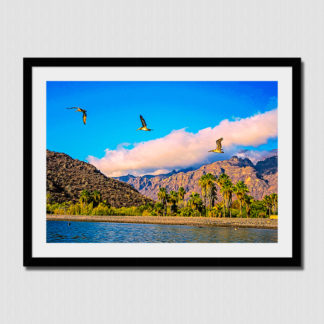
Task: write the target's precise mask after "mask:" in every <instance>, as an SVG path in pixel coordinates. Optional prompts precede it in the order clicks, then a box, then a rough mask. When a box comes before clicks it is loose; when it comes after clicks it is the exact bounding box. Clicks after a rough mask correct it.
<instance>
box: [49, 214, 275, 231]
mask: <svg viewBox="0 0 324 324" xmlns="http://www.w3.org/2000/svg"><path fill="white" fill-rule="evenodd" d="M46 219H47V220H48V221H72V222H73V221H76V222H108V223H128V224H129V223H136V224H161V225H187V226H203V227H204V226H208V227H237V228H262V229H277V228H278V220H277V219H269V218H215V217H180V216H92V215H91V216H88V215H50V214H47V215H46Z"/></svg>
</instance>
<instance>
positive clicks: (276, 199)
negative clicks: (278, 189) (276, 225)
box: [270, 193, 278, 213]
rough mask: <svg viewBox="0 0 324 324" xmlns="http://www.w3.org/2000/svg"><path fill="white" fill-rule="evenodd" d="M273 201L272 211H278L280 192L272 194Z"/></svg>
mask: <svg viewBox="0 0 324 324" xmlns="http://www.w3.org/2000/svg"><path fill="white" fill-rule="evenodd" d="M270 198H271V202H272V212H273V213H278V194H276V193H272V194H271V195H270Z"/></svg>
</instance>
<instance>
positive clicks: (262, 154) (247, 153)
mask: <svg viewBox="0 0 324 324" xmlns="http://www.w3.org/2000/svg"><path fill="white" fill-rule="evenodd" d="M235 155H236V156H237V157H239V158H242V159H244V158H248V159H249V160H251V161H252V162H253V163H254V164H256V163H257V162H258V161H263V160H265V159H266V158H269V157H271V156H276V155H278V152H277V150H272V151H270V152H269V151H251V150H242V151H239V152H237V153H235Z"/></svg>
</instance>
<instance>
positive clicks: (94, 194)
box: [92, 190, 101, 207]
mask: <svg viewBox="0 0 324 324" xmlns="http://www.w3.org/2000/svg"><path fill="white" fill-rule="evenodd" d="M92 201H93V205H94V207H97V206H98V205H99V204H100V202H101V194H100V192H99V191H98V190H94V191H93V192H92Z"/></svg>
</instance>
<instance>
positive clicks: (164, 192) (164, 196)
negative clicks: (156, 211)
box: [158, 187, 168, 216]
mask: <svg viewBox="0 0 324 324" xmlns="http://www.w3.org/2000/svg"><path fill="white" fill-rule="evenodd" d="M158 198H159V200H160V201H161V203H162V205H163V210H164V211H163V215H164V216H165V215H166V207H167V202H168V192H167V190H166V189H165V188H163V187H160V191H159V192H158Z"/></svg>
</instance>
